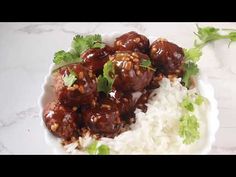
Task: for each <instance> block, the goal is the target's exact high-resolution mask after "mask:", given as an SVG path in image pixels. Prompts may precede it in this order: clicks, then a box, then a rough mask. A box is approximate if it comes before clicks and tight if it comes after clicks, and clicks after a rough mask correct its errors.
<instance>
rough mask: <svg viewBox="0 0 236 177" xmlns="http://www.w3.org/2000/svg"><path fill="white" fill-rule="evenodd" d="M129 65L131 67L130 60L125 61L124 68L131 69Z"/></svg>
mask: <svg viewBox="0 0 236 177" xmlns="http://www.w3.org/2000/svg"><path fill="white" fill-rule="evenodd" d="M131 67H132V63H131V62H130V61H129V62H126V63H125V69H126V70H128V71H129V70H130V69H131Z"/></svg>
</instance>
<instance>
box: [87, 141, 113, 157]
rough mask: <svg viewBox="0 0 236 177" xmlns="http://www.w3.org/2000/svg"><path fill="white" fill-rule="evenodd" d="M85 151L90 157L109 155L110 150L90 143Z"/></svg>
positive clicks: (104, 146) (105, 146)
mask: <svg viewBox="0 0 236 177" xmlns="http://www.w3.org/2000/svg"><path fill="white" fill-rule="evenodd" d="M86 151H87V152H88V153H89V154H90V155H109V154H110V148H109V147H108V146H107V145H104V144H102V145H98V142H97V141H94V142H92V143H91V144H90V145H89V146H88V147H87V148H86Z"/></svg>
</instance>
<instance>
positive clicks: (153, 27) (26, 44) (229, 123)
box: [0, 23, 236, 154]
mask: <svg viewBox="0 0 236 177" xmlns="http://www.w3.org/2000/svg"><path fill="white" fill-rule="evenodd" d="M171 25H173V24H169V23H0V83H2V84H1V87H0V153H2V154H27V153H30V154H45V153H46V154H47V153H51V150H50V148H49V147H48V145H47V144H46V142H45V140H44V135H43V133H44V132H43V129H42V127H41V126H40V122H41V117H40V116H39V107H38V105H37V101H38V98H39V95H40V93H41V85H42V83H43V80H44V77H45V75H46V74H47V72H48V69H49V66H50V64H51V60H52V58H53V54H54V52H55V51H57V50H61V49H64V50H66V49H67V48H68V47H69V46H70V43H71V39H72V38H73V36H74V35H75V34H89V33H110V32H113V31H119V32H121V33H122V32H127V31H131V30H134V31H138V32H140V33H144V34H146V35H154V36H161V37H167V38H168V39H169V40H171V41H174V42H176V43H178V44H179V45H181V46H183V47H191V46H192V42H193V37H194V36H193V31H194V30H196V27H195V24H194V23H181V24H180V23H176V24H174V25H175V28H173V26H171ZM201 25H213V26H216V27H221V28H235V29H236V23H210V24H208V23H206V24H204V23H203V24H201ZM180 36H181V37H180ZM207 47H208V48H209V49H210V50H206V51H204V52H203V53H204V55H203V57H202V59H201V61H200V67H201V70H202V71H203V72H204V73H206V74H207V76H208V78H209V81H210V82H211V84H212V85H213V87H214V89H215V97H216V98H217V101H218V106H219V111H220V113H219V120H220V129H219V131H218V132H217V134H216V142H215V144H214V146H213V147H212V151H211V152H210V153H211V154H236V138H235V135H236V117H235V110H236V106H235V102H236V94H235V90H236V43H232V44H231V46H230V48H228V41H224V40H222V41H218V42H215V43H213V44H211V45H209V46H207Z"/></svg>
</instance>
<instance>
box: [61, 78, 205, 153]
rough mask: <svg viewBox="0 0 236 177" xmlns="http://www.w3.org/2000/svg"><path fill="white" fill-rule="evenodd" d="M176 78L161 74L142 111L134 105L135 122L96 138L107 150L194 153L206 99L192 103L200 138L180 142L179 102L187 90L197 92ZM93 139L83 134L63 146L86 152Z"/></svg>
mask: <svg viewBox="0 0 236 177" xmlns="http://www.w3.org/2000/svg"><path fill="white" fill-rule="evenodd" d="M180 81H181V80H180V79H175V80H174V81H170V80H169V79H167V78H164V79H163V80H162V81H161V82H160V87H159V88H157V89H155V90H154V91H153V92H152V94H151V95H150V98H149V101H148V103H147V104H146V105H147V107H148V109H147V112H146V113H143V112H142V111H141V110H139V109H136V110H135V114H136V122H135V123H134V124H132V125H131V129H130V130H129V131H126V132H124V133H121V134H120V135H119V136H117V137H115V138H113V139H112V138H101V139H100V140H99V141H98V142H99V143H101V144H106V145H108V146H109V148H110V153H111V154H163V153H164V154H167V153H168V154H169V153H194V152H197V150H198V148H200V147H201V146H202V145H203V144H204V137H205V136H206V132H207V131H206V127H207V126H206V124H207V121H206V120H207V103H204V104H203V105H201V106H195V111H194V114H195V115H196V117H197V118H198V119H199V124H200V140H198V141H196V142H195V143H193V144H190V145H185V144H183V139H182V138H181V137H180V136H179V135H178V128H179V119H180V117H181V116H182V114H183V112H182V111H183V110H182V108H181V107H180V103H181V102H182V100H183V98H184V97H185V96H186V95H187V94H190V95H191V94H195V93H198V91H197V89H191V90H187V89H186V88H185V87H183V86H182V85H181V83H180ZM92 141H93V139H92V138H91V137H90V136H89V135H87V136H85V137H80V138H79V140H78V141H77V142H74V143H71V144H69V145H66V146H64V148H66V151H67V152H70V153H76V154H84V153H85V154H86V152H85V151H82V150H78V149H76V148H77V147H80V149H85V148H86V147H87V146H88V145H89V144H90V143H91V142H92Z"/></svg>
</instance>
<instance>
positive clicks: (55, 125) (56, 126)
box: [50, 123, 59, 132]
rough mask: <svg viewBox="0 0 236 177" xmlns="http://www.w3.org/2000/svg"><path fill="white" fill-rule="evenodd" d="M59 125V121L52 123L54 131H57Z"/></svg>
mask: <svg viewBox="0 0 236 177" xmlns="http://www.w3.org/2000/svg"><path fill="white" fill-rule="evenodd" d="M58 127H59V125H58V124H57V123H54V124H52V125H51V127H50V128H51V130H52V131H53V132H55V131H56V130H57V128H58Z"/></svg>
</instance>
